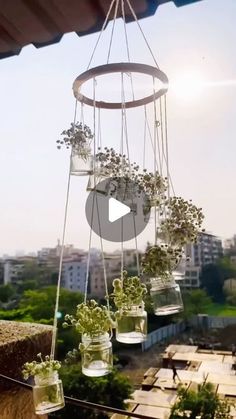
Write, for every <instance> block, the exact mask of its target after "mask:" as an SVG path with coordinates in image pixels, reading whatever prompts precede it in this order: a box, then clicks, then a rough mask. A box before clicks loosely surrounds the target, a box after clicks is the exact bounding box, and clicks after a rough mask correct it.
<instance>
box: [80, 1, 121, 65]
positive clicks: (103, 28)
mask: <svg viewBox="0 0 236 419" xmlns="http://www.w3.org/2000/svg"><path fill="white" fill-rule="evenodd" d="M115 1H116V0H112V2H111V4H110V7H109V9H108V12H107V15H106V18H105V20H104V23H103V25H102V29H101V31H100V32H99V35H98V38H97V41H96V44H95V47H94V49H93V52H92V55H91V57H90V60H89V63H88V67H87V70H88V69H89V67H90V65H91V63H92V60H93V57H94V54H95V51H96V49H97V46H98V44H99V41H100V39H101V36H102V33H103V31H104V30H105V27H106V25H107V22H108V19H109V17H110V13H111V11H112V8H113V5H114V4H115Z"/></svg>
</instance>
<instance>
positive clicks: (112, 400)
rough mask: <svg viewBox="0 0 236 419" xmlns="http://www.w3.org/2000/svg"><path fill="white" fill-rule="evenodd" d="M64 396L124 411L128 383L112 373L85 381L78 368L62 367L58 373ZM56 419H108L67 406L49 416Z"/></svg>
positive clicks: (127, 396)
mask: <svg viewBox="0 0 236 419" xmlns="http://www.w3.org/2000/svg"><path fill="white" fill-rule="evenodd" d="M60 378H61V379H62V382H63V388H64V391H65V394H66V395H68V396H71V397H75V398H79V399H82V400H87V401H90V402H94V403H99V404H103V405H106V406H112V407H116V408H118V409H125V408H126V407H127V406H126V404H125V400H127V399H130V398H131V393H132V391H133V389H132V386H131V383H130V381H129V379H128V378H127V377H126V376H125V375H124V374H121V373H119V372H117V371H116V370H115V369H113V370H112V371H111V372H110V374H108V375H106V376H104V377H100V378H94V377H92V378H91V377H86V376H85V375H83V374H82V372H81V364H80V363H79V362H77V363H76V364H74V365H66V366H63V367H62V369H61V371H60ZM53 417H56V418H58V419H62V418H64V419H68V418H69V419H78V418H80V419H108V418H109V417H110V416H109V414H108V413H106V412H99V411H96V410H94V409H85V408H82V407H81V406H75V405H72V404H69V403H67V404H66V406H65V408H64V409H63V410H61V411H59V412H55V413H53Z"/></svg>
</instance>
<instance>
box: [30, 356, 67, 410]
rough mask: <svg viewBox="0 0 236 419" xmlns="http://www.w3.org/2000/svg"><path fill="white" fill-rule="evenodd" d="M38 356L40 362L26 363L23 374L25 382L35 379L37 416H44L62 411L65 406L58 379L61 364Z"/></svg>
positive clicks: (34, 397) (47, 357)
mask: <svg viewBox="0 0 236 419" xmlns="http://www.w3.org/2000/svg"><path fill="white" fill-rule="evenodd" d="M37 356H38V358H39V360H40V362H37V361H32V362H26V363H25V364H24V367H23V370H22V374H23V377H24V379H25V380H27V379H28V378H29V377H31V376H33V377H34V383H35V384H34V386H33V399H34V407H35V412H36V414H37V415H44V414H47V413H50V412H54V411H56V410H59V409H62V408H63V407H64V405H65V402H64V395H63V387H62V382H61V380H60V379H59V377H58V371H59V369H60V368H61V363H60V362H59V361H54V360H52V359H51V358H50V356H46V357H45V360H43V358H42V355H41V354H38V355H37Z"/></svg>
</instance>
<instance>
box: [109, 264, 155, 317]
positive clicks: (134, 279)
mask: <svg viewBox="0 0 236 419" xmlns="http://www.w3.org/2000/svg"><path fill="white" fill-rule="evenodd" d="M113 288H114V291H113V294H112V297H113V298H114V303H115V305H116V307H117V308H118V309H124V310H129V309H130V308H131V307H132V306H133V305H140V304H142V301H143V297H144V296H145V295H146V294H147V287H146V285H145V284H142V283H141V280H140V278H139V277H138V276H130V277H129V276H128V273H127V272H126V271H124V272H123V278H122V279H118V278H117V279H114V281H113Z"/></svg>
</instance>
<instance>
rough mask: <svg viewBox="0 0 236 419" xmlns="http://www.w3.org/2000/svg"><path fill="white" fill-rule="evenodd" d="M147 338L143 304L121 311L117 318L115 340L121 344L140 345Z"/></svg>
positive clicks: (145, 313) (145, 314)
mask: <svg viewBox="0 0 236 419" xmlns="http://www.w3.org/2000/svg"><path fill="white" fill-rule="evenodd" d="M146 337H147V312H146V311H145V310H144V304H143V303H142V304H140V305H133V306H132V307H131V308H130V309H129V310H125V309H121V310H119V312H118V316H117V326H116V340H117V341H118V342H121V343H141V342H143V341H144V340H146Z"/></svg>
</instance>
